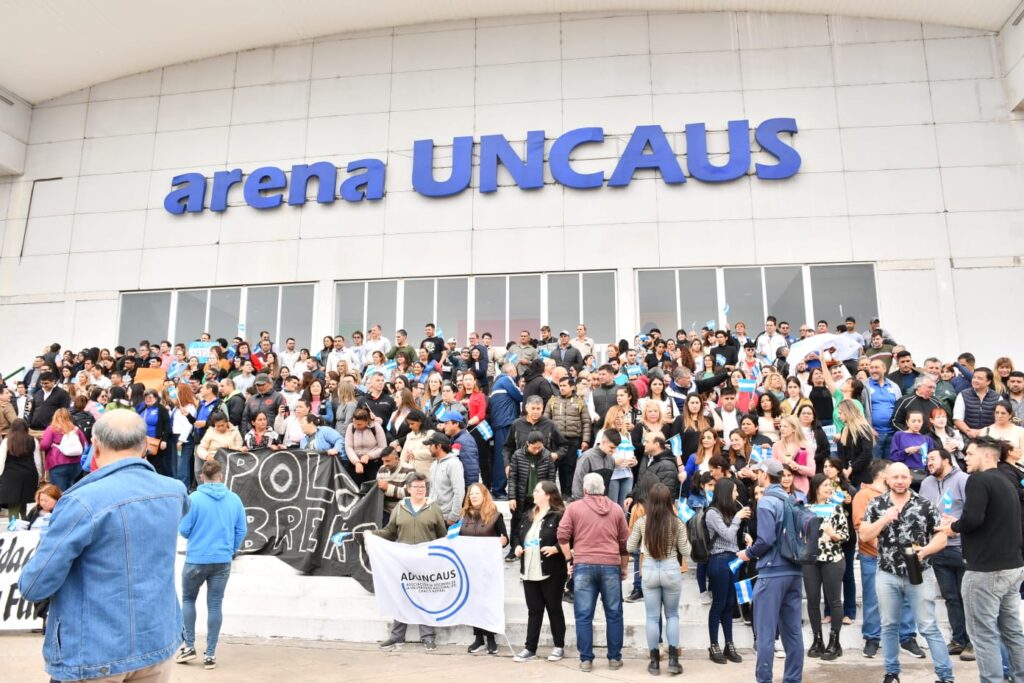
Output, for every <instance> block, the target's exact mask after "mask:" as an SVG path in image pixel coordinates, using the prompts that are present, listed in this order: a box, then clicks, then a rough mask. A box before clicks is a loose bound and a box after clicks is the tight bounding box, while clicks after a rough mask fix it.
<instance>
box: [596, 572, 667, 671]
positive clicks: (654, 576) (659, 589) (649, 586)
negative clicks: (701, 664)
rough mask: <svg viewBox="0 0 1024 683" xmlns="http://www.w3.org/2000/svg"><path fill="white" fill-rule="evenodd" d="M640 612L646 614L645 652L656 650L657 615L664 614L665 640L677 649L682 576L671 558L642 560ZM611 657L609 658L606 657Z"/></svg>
mask: <svg viewBox="0 0 1024 683" xmlns="http://www.w3.org/2000/svg"><path fill="white" fill-rule="evenodd" d="M643 585H644V610H645V611H646V613H647V649H648V650H656V649H658V643H659V642H660V641H661V614H662V612H664V613H665V637H666V638H667V640H668V644H669V645H671V646H672V647H679V593H680V591H681V590H682V587H683V574H682V572H681V571H680V570H679V562H678V561H677V560H676V558H675V557H670V558H668V559H665V560H655V559H652V558H650V557H645V558H644V581H643ZM608 656H609V657H611V655H610V654H609V655H608Z"/></svg>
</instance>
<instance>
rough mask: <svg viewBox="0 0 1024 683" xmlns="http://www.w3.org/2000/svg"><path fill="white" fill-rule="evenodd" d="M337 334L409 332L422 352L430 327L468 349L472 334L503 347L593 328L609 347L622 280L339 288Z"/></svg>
mask: <svg viewBox="0 0 1024 683" xmlns="http://www.w3.org/2000/svg"><path fill="white" fill-rule="evenodd" d="M335 297H336V298H335V308H334V311H335V312H334V321H335V331H336V332H340V333H341V334H344V335H346V336H347V335H350V334H351V333H352V331H353V330H365V329H366V328H367V327H369V326H370V325H372V324H374V323H377V322H379V323H380V324H381V325H382V326H383V328H384V329H383V332H384V335H385V336H386V337H388V338H393V335H394V333H395V329H396V327H404V328H405V330H406V331H407V332H408V333H409V336H410V339H411V340H412V342H413V344H414V345H415V344H416V343H418V340H419V339H420V338H421V336H422V334H423V326H424V325H425V324H426V323H428V322H434V323H435V324H436V325H437V329H438V331H439V333H441V334H443V336H444V337H445V338H446V339H447V338H451V337H455V338H456V339H458V340H459V342H460V343H465V341H466V339H467V337H468V335H469V333H470V332H473V331H475V332H477V333H479V334H483V333H484V332H490V333H491V337H492V343H493V344H494V345H495V346H504V345H505V344H506V343H507V341H508V340H509V339H513V338H515V336H516V335H517V334H518V332H519V330H522V329H527V330H529V331H530V333H531V334H533V335H536V334H537V333H538V331H539V329H540V326H541V325H544V324H547V325H550V326H551V329H552V330H553V331H554V333H555V334H557V333H558V331H559V330H562V329H566V330H569V331H570V332H571V333H572V334H575V329H576V325H577V324H578V323H579V322H580V321H584V322H586V324H587V326H588V329H589V334H590V335H591V336H592V337H594V338H595V339H598V340H600V341H602V342H607V341H610V340H611V339H612V338H614V336H615V330H616V315H615V273H612V272H595V273H551V274H522V275H486V276H479V277H445V278H414V279H409V280H376V281H358V282H338V283H336V288H335Z"/></svg>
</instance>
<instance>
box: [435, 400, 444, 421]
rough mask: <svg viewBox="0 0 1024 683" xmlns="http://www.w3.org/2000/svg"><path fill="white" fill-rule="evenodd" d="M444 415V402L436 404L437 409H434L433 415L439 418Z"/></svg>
mask: <svg viewBox="0 0 1024 683" xmlns="http://www.w3.org/2000/svg"><path fill="white" fill-rule="evenodd" d="M442 415H444V404H443V403H441V404H439V405H438V406H437V410H435V411H434V417H436V418H438V419H440V418H441V416H442Z"/></svg>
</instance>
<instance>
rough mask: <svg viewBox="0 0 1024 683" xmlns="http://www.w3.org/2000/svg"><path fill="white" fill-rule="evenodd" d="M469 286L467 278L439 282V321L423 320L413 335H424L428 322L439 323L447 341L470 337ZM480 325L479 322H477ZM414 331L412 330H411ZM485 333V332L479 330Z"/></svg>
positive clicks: (438, 325)
mask: <svg viewBox="0 0 1024 683" xmlns="http://www.w3.org/2000/svg"><path fill="white" fill-rule="evenodd" d="M467 292H468V285H467V281H466V278H464V277H459V278H449V279H440V280H438V281H437V320H434V321H431V320H428V319H427V318H425V317H424V318H422V319H421V321H420V322H419V323H417V324H418V325H419V327H417V328H416V329H417V330H418V332H415V333H411V334H419V335H422V334H423V326H424V325H425V324H427V323H428V322H435V323H437V327H438V329H440V330H441V331H442V332H444V334H445V335H446V336H445V339H447V338H448V337H455V338H456V339H465V338H466V337H468V336H469V330H468V329H467V327H468V326H469V321H468V320H467V318H466V316H467V314H468V312H469V298H468V294H467ZM503 305H504V304H503ZM477 323H479V321H477ZM410 329H412V328H410ZM479 331H480V332H483V331H484V330H479Z"/></svg>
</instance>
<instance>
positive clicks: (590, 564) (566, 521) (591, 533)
mask: <svg viewBox="0 0 1024 683" xmlns="http://www.w3.org/2000/svg"><path fill="white" fill-rule="evenodd" d="M583 493H584V496H583V499H582V500H577V501H575V502H573V503H570V504H569V507H567V508H566V510H565V514H564V515H563V516H562V521H561V523H559V525H558V544H559V546H560V547H561V549H562V554H563V555H564V556H565V559H566V561H567V562H568V563H569V576H571V577H572V579H573V593H574V595H575V600H574V601H573V612H574V613H575V616H576V646H577V649H578V650H579V652H580V670H581V671H592V670H593V668H594V624H593V622H594V611H595V609H596V608H597V597H598V595H600V596H601V603H602V604H603V606H604V618H605V622H607V630H608V668H609V669H621V668H622V637H623V633H622V581H623V580H624V579H625V578H626V568H627V566H628V564H629V555H627V554H626V539H627V538H628V537H629V529H628V528H627V527H626V518H625V515H623V514H622V510H621V508H619V506H617V505H615V504H614V503H613V502H612V501H610V500H609V499H608V498H607V496H605V495H604V479H603V478H602V477H601V475H600V474H598V473H596V472H591V473H590V474H588V475H586V476H585V477H583Z"/></svg>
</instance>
